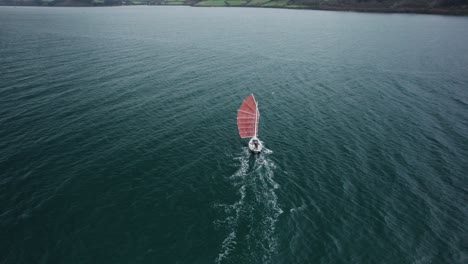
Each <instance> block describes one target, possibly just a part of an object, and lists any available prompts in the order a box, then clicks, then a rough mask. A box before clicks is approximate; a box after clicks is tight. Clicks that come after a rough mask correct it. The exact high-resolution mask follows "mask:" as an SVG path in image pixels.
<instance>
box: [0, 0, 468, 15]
mask: <svg viewBox="0 0 468 264" xmlns="http://www.w3.org/2000/svg"><path fill="white" fill-rule="evenodd" d="M0 5H9V6H116V5H188V6H205V7H206V6H209V7H215V6H236V7H240V6H243V7H271V8H295V9H315V10H340V11H360V12H384V13H427V14H447V15H468V0H0Z"/></svg>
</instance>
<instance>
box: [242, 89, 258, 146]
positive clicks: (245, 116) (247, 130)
mask: <svg viewBox="0 0 468 264" xmlns="http://www.w3.org/2000/svg"><path fill="white" fill-rule="evenodd" d="M259 117H260V113H259V112H258V108H257V102H256V101H255V98H254V95H253V94H251V95H250V96H249V97H247V98H246V99H245V100H244V102H243V103H242V105H241V107H240V108H239V110H237V128H238V129H239V135H240V137H241V138H249V137H254V136H257V135H258V120H259Z"/></svg>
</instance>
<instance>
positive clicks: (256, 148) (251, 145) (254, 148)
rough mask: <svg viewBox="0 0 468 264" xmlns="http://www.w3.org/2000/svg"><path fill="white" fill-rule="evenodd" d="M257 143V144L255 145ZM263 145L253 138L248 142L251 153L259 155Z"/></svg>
mask: <svg viewBox="0 0 468 264" xmlns="http://www.w3.org/2000/svg"><path fill="white" fill-rule="evenodd" d="M255 143H257V144H255ZM262 149H263V145H262V142H261V141H260V140H259V139H258V138H257V137H253V138H251V139H250V141H249V150H250V151H251V152H253V153H260V152H262Z"/></svg>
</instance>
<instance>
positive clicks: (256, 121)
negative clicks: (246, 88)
mask: <svg viewBox="0 0 468 264" xmlns="http://www.w3.org/2000/svg"><path fill="white" fill-rule="evenodd" d="M254 100H255V98H254ZM255 106H256V107H255V108H256V109H255V136H258V102H257V101H255Z"/></svg>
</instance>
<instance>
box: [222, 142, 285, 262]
mask: <svg viewBox="0 0 468 264" xmlns="http://www.w3.org/2000/svg"><path fill="white" fill-rule="evenodd" d="M271 153H273V151H271V150H269V149H266V148H264V150H263V153H262V154H261V155H259V156H255V158H254V163H253V164H252V162H251V161H252V159H253V158H252V156H251V153H250V152H249V151H248V148H243V152H242V153H241V154H240V156H239V157H236V158H234V159H235V160H237V161H239V162H240V164H239V168H238V169H237V171H236V172H235V173H234V174H233V175H231V176H230V177H229V180H230V181H231V184H232V185H233V186H234V187H238V188H239V189H238V193H239V196H240V198H239V200H238V201H236V202H235V203H234V204H231V205H219V206H220V207H223V208H224V209H225V213H226V214H227V215H228V216H227V217H226V219H224V220H223V221H217V222H218V223H221V224H223V225H224V227H225V228H226V229H227V231H228V235H227V237H226V238H225V239H224V240H223V242H222V244H221V250H220V253H219V254H218V257H217V258H216V260H215V261H216V263H219V264H220V263H223V262H224V261H225V260H226V259H228V257H229V256H230V254H232V252H233V250H235V249H236V246H237V245H238V244H240V243H246V244H247V245H246V246H244V247H241V249H239V250H247V251H249V252H241V255H242V256H249V259H250V261H252V260H254V259H261V260H262V263H269V262H271V258H272V256H273V253H274V252H275V251H276V247H277V239H276V235H275V225H276V222H277V220H278V217H279V215H280V214H281V213H283V211H282V210H281V208H280V207H279V205H278V197H277V195H276V193H275V190H276V189H278V188H279V185H278V183H276V182H275V181H274V172H275V169H276V165H275V164H274V162H273V161H272V160H271V159H269V158H268V155H269V154H271ZM243 225H248V226H249V227H250V228H249V233H248V234H242V232H241V233H239V230H241V226H243ZM244 230H245V228H244ZM244 233H245V231H244Z"/></svg>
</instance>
